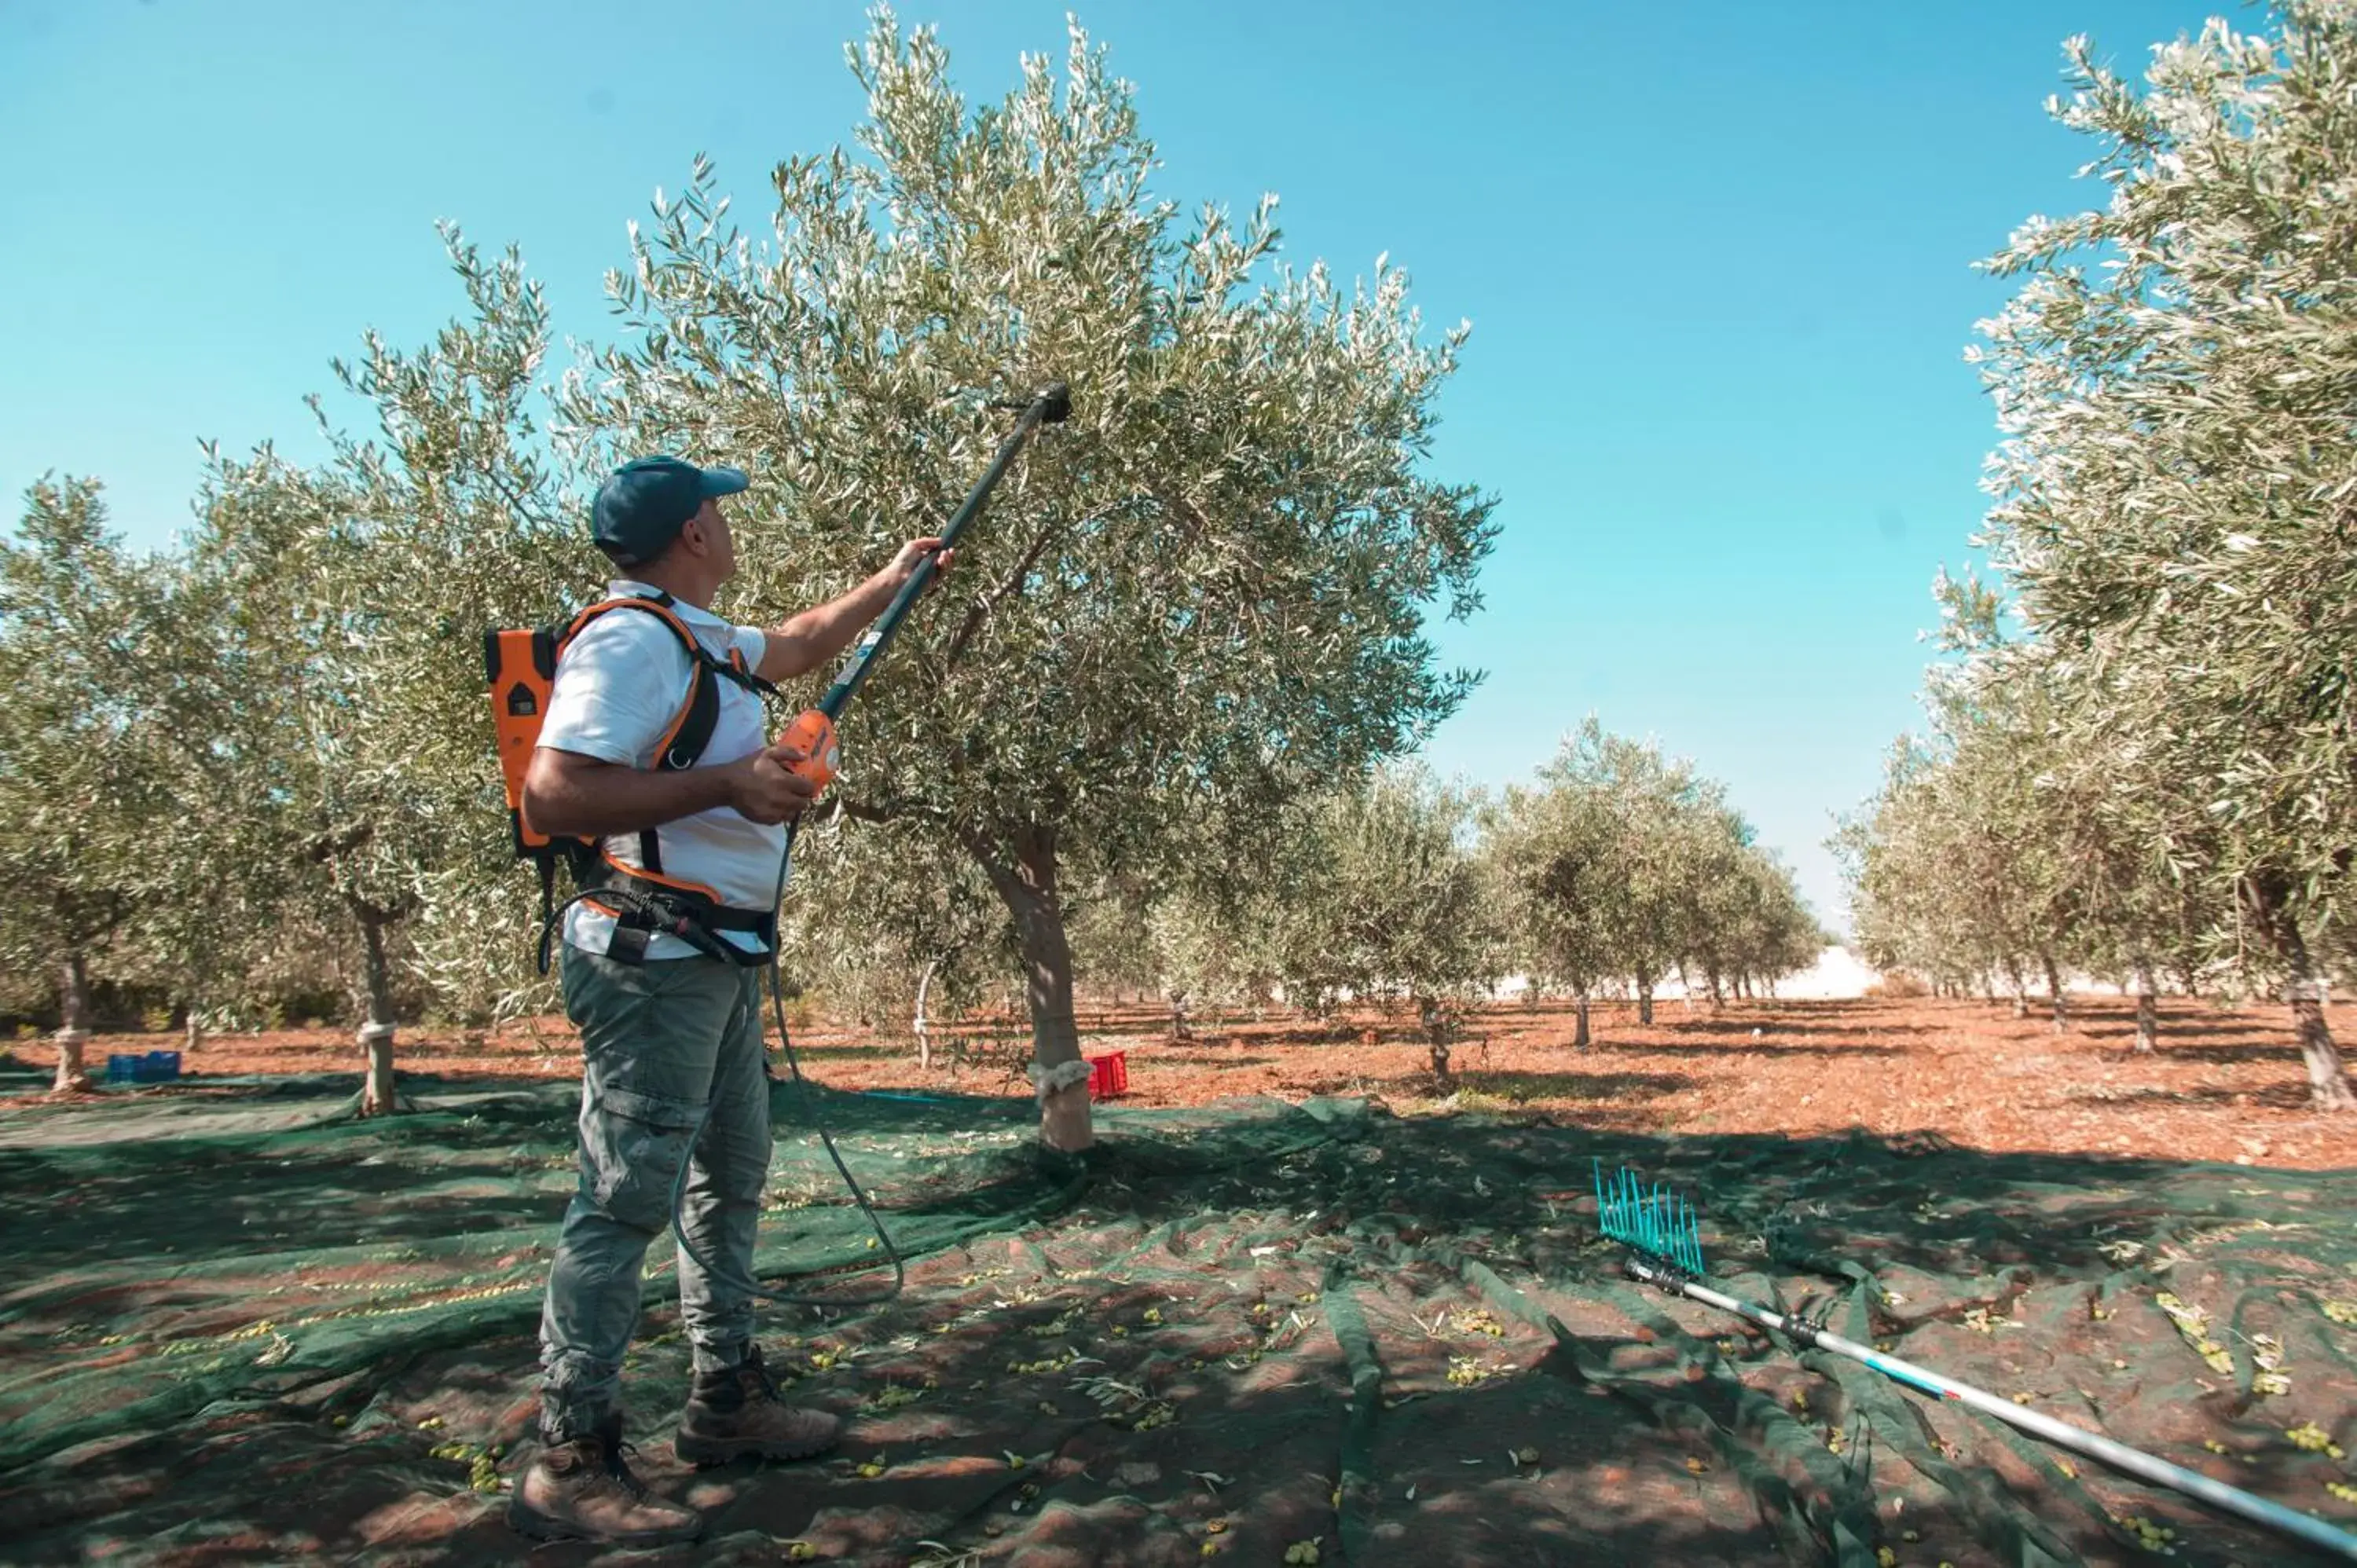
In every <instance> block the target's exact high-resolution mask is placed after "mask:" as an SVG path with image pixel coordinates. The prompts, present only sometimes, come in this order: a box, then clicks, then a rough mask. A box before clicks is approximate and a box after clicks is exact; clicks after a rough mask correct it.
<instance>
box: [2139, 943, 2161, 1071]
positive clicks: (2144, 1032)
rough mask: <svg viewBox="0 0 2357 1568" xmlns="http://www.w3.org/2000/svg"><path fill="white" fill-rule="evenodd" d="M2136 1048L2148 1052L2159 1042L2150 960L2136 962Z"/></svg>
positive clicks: (2158, 1025)
mask: <svg viewBox="0 0 2357 1568" xmlns="http://www.w3.org/2000/svg"><path fill="white" fill-rule="evenodd" d="M2159 1040H2160V999H2159V995H2158V986H2156V985H2155V984H2154V983H2153V978H2152V961H2151V960H2149V959H2146V958H2138V959H2137V960H2136V1049H2137V1050H2139V1051H2149V1050H2151V1049H2152V1048H2153V1047H2155V1046H2156V1045H2158V1043H2159Z"/></svg>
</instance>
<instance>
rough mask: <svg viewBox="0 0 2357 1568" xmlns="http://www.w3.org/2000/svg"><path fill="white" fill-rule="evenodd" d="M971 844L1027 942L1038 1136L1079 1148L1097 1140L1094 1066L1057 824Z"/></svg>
mask: <svg viewBox="0 0 2357 1568" xmlns="http://www.w3.org/2000/svg"><path fill="white" fill-rule="evenodd" d="M966 844H967V847H968V848H969V849H970V850H971V851H972V852H973V854H974V858H975V860H976V861H978V862H979V863H980V864H981V866H982V869H983V872H984V874H985V875H987V876H988V877H989V878H990V885H991V886H993V887H994V888H996V890H997V892H998V897H1000V898H1001V899H1002V900H1003V901H1004V902H1005V903H1006V908H1007V912H1008V913H1009V914H1011V915H1013V916H1014V917H1015V929H1016V934H1017V937H1018V938H1019V939H1020V940H1021V942H1022V946H1023V974H1024V991H1025V997H1026V1000H1027V1001H1028V1003H1029V1004H1030V1010H1031V1081H1032V1084H1033V1086H1034V1087H1035V1088H1036V1090H1038V1092H1039V1141H1040V1142H1041V1143H1042V1144H1046V1145H1047V1146H1048V1147H1049V1148H1050V1149H1054V1150H1057V1151H1059V1152H1060V1153H1063V1154H1079V1153H1081V1152H1082V1150H1084V1149H1087V1148H1088V1147H1090V1146H1091V1145H1092V1144H1093V1143H1094V1142H1095V1141H1096V1139H1095V1133H1094V1131H1093V1129H1092V1126H1091V1124H1090V1121H1089V1071H1088V1066H1087V1064H1086V1063H1084V1062H1082V1060H1081V1032H1080V1025H1079V1022H1078V1021H1077V1020H1076V1019H1075V1018H1074V1017H1073V1015H1072V944H1071V940H1070V938H1069V937H1067V935H1066V934H1065V931H1064V907H1063V904H1062V902H1061V901H1060V899H1059V897H1057V892H1056V830H1055V829H1053V828H1051V827H1042V826H1039V825H1038V824H1035V823H1025V824H1022V825H1021V826H1018V827H1015V828H1011V829H1003V830H1001V831H1000V832H999V833H998V834H997V835H996V843H994V842H993V840H992V839H991V838H989V837H985V835H983V834H982V833H979V832H974V831H973V830H968V831H967V833H966ZM1002 846H1003V847H1002Z"/></svg>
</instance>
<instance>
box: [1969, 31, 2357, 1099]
mask: <svg viewBox="0 0 2357 1568" xmlns="http://www.w3.org/2000/svg"><path fill="white" fill-rule="evenodd" d="M2269 20H2270V21H2271V22H2272V23H2273V24H2275V30H2274V31H2272V32H2271V33H2240V32H2237V31H2235V30H2234V29H2233V28H2232V27H2229V26H2228V25H2227V24H2226V23H2224V22H2223V21H2213V22H2212V23H2210V24H2209V25H2208V26H2207V27H2205V28H2204V29H2203V30H2202V32H2201V34H2200V36H2199V37H2198V38H2187V39H2181V40H2179V42H2177V43H2175V44H2172V45H2169V46H2166V47H2163V48H2158V49H2157V50H2156V51H2155V54H2154V58H2153V61H2152V64H2151V66H2150V68H2149V69H2148V70H2147V73H2146V80H2145V82H2144V84H2143V87H2142V90H2141V91H2139V90H2138V88H2137V87H2136V85H2134V84H2132V83H2131V82H2129V81H2126V80H2124V79H2122V78H2121V77H2119V76H2117V75H2115V74H2114V73H2112V72H2111V71H2109V70H2106V69H2104V67H2103V66H2101V65H2100V64H2098V63H2097V61H2096V59H2095V58H2094V54H2093V48H2092V46H2091V45H2090V44H2089V43H2088V42H2087V41H2086V40H2084V39H2074V40H2072V43H2071V45H2070V46H2069V50H2070V58H2071V62H2072V71H2073V74H2074V76H2075V79H2076V81H2075V89H2074V91H2072V94H2071V95H2070V96H2069V97H2068V98H2067V99H2059V100H2058V101H2057V102H2055V104H2054V105H2053V109H2054V113H2055V115H2056V117H2057V119H2058V120H2059V121H2060V122H2061V124H2064V125H2066V126H2068V127H2070V128H2071V129H2072V130H2075V131H2077V132H2080V133H2082V134H2084V135H2086V136H2087V137H2088V138H2089V139H2090V140H2091V141H2092V142H2093V144H2094V146H2095V151H2094V154H2093V158H2092V160H2091V162H2090V165H2089V167H2090V168H2091V169H2093V170H2094V171H2096V172H2097V173H2099V174H2100V175H2101V177H2103V178H2104V181H2105V183H2106V184H2108V185H2109V187H2110V188H2111V194H2110V198H2109V200H2108V201H2107V203H2106V204H2105V205H2104V206H2103V207H2102V208H2100V209H2094V210H2089V211H2085V212H2082V213H2079V214H2076V215H2074V216H2072V217H2069V218H2067V219H2062V220H2031V221H2030V222H2029V223H2028V224H2026V225H2025V226H2024V227H2023V228H2022V229H2021V230H2020V231H2018V233H2016V234H2015V235H2014V237H2013V239H2012V241H2011V242H2010V243H2009V244H2008V245H2007V247H2006V248H2005V249H2004V250H2003V251H2002V252H1999V253H1998V254H1997V255H1996V256H1995V257H1994V258H1992V259H1991V261H1990V263H1988V264H1989V266H1990V267H1991V269H1992V270H1993V271H1995V272H1996V274H1999V275H2001V276H2007V277H2016V278H2018V279H2020V280H2021V284H2020V287H2019V290H2018V293H2017V294H2016V295H2015V296H2014V298H2013V299H2012V300H2011V301H2010V302H2009V304H2008V305H2007V307H2006V308H2005V310H2004V311H2003V312H2002V313H2001V314H2000V315H1999V316H1998V317H1996V318H1995V319H1994V320H1993V321H1990V322H1988V323H1986V324H1985V327H1984V331H1985V336H1986V346H1985V348H1983V349H1980V350H1979V351H1978V353H1977V358H1978V360H1979V362H1980V364H1981V366H1982V368H1983V371H1984V374H1985V377H1986V381H1987V384H1988V385H1989V387H1990V388H1991V390H1992V391H1993V392H1995V394H1996V403H1997V408H1998V413H1999V417H2000V420H2001V423H2002V426H2003V428H2004V430H2005V432H2006V435H2007V439H2006V441H2005V443H2004V444H2003V446H2001V447H2000V449H1999V451H1998V452H1997V454H1996V457H1995V458H1994V460H1993V464H1992V473H1991V477H1990V481H1989V482H1990V486H1991V489H1992V491H1993V494H1994V496H1995V498H1996V506H1995V508H1994V510H1992V512H1991V514H1990V518H1989V523H1988V528H1987V532H1986V536H1985V542H1986V544H1987V545H1988V547H1989V549H1990V550H1991V553H1992V555H1993V558H1994V560H1995V561H1996V564H1997V566H1998V568H1999V570H2000V571H2001V572H2002V574H2003V575H2004V576H2005V578H2006V580H2007V583H2008V585H2010V588H2011V590H2012V592H2013V594H2014V596H2015V600H2016V607H2017V608H2018V612H2019V615H2020V617H2021V618H2022V620H2023V622H2024V624H2025V626H2026V628H2027V629H2028V632H2029V636H2030V637H2031V638H2033V639H2037V640H2038V641H2039V642H2040V645H2041V647H2042V648H2043V650H2044V651H2045V656H2046V657H2048V658H2050V659H2051V660H2054V661H2056V662H2057V663H2058V664H2060V665H2062V666H2066V667H2068V668H2070V669H2072V670H2101V671H2112V672H2116V673H2117V674H2118V676H2119V677H2120V678H2118V679H2115V680H2110V681H2104V682H2098V681H2093V680H2081V681H2075V682H2072V689H2073V690H2075V691H2076V692H2078V693H2081V694H2082V695H2083V697H2084V698H2085V699H2086V700H2085V701H2083V703H2080V704H2079V706H2078V707H2077V709H2076V710H2075V711H2074V712H2073V713H2072V714H2071V715H2069V718H2068V721H2067V722H2068V723H2069V724H2070V725H2072V727H2073V728H2074V729H2075V730H2076V731H2077V732H2078V736H2079V737H2080V744H2081V745H2082V746H2083V748H2084V749H2086V750H2088V751H2090V752H2095V753H2102V752H2104V751H2108V750H2116V749H2118V748H2119V747H2121V746H2124V745H2126V744H2127V743H2128V742H2129V741H2130V740H2131V739H2132V738H2133V739H2143V740H2146V741H2148V743H2149V744H2150V746H2151V747H2152V751H2153V754H2154V755H2155V757H2158V758H2164V759H2166V761H2167V763H2168V765H2169V772H2168V773H2167V774H2166V775H2159V776H2155V777H2153V778H2152V779H2151V780H2150V782H2151V784H2152V785H2153V786H2155V787H2157V788H2158V789H2160V790H2163V791H2165V792H2166V793H2167V794H2168V795H2169V796H2171V797H2173V798H2174V799H2175V800H2178V801H2180V802H2182V808H2181V809H2175V810H2167V811H2163V812H2162V813H2161V814H2164V815H2168V816H2172V817H2185V816H2190V814H2191V813H2192V812H2193V811H2201V812H2202V813H2204V814H2206V816H2207V817H2208V818H2209V819H2210V821H2211V822H2212V824H2213V825H2214V829H2215V832H2216V834H2217V850H2216V858H2215V859H2214V861H2213V862H2212V864H2211V865H2209V866H2208V867H2207V874H2208V875H2210V876H2212V877H2213V878H2215V879H2216V880H2218V881H2219V882H2221V883H2222V884H2223V885H2224V886H2228V887H2231V889H2232V891H2233V895H2234V897H2235V898H2236V900H2237V902H2238V903H2239V905H2240V907H2241V908H2242V910H2243V912H2244V919H2245V922H2246V927H2247V929H2249V930H2251V931H2252V932H2254V933H2255V935H2256V936H2257V937H2258V939H2259V940H2260V943H2261V944H2262V945H2263V946H2264V947H2265V949H2266V950H2267V952H2268V953H2269V955H2270V956H2271V958H2272V960H2273V962H2274V965H2275V967H2276V970H2277V971H2278V972H2280V973H2282V974H2283V975H2285V976H2286V977H2287V981H2288V989H2287V996H2288V999H2289V1002H2290V1006H2291V1012H2292V1016H2293V1020H2294V1023H2295V1026H2296V1028H2297V1031H2298V1038H2299V1042H2300V1047H2301V1051H2302V1054H2303V1057H2304V1058H2305V1060H2306V1064H2307V1068H2308V1073H2309V1083H2310V1088H2311V1091H2312V1095H2313V1098H2314V1101H2315V1103H2316V1104H2317V1105H2318V1106H2319V1108H2328V1109H2338V1110H2349V1109H2352V1108H2357V1093H2352V1090H2351V1088H2350V1085H2349V1081H2348V1078H2347V1076H2346V1074H2345V1072H2344V1071H2343V1069H2342V1067H2341V1059H2340V1057H2339V1053H2338V1051H2337V1050H2336V1048H2335V1047H2334V1045H2333V1042H2332V1038H2331V1036H2330V1031H2329V1030H2328V1028H2327V1026H2326V1024H2325V1015H2324V1010H2323V1005H2322V993H2321V988H2320V983H2319V976H2318V973H2317V966H2316V962H2315V958H2314V945H2315V940H2316V935H2317V933H2319V931H2321V930H2324V929H2328V928H2330V926H2331V925H2333V924H2335V923H2336V922H2337V921H2339V920H2340V919H2341V918H2343V917H2344V911H2345V910H2346V908H2347V907H2348V905H2349V886H2350V873H2351V869H2352V866H2351V861H2352V844H2357V788H2352V785H2353V784H2357V723H2352V714H2357V707H2352V703H2357V687H2352V683H2351V681H2350V675H2349V672H2350V671H2351V669H2352V663H2357V594H2352V592H2351V591H2350V583H2351V568H2352V562H2357V445H2352V442H2351V440H2350V415H2349V409H2350V388H2351V387H2352V385H2353V384H2357V330H2352V326H2357V273H2352V263H2351V258H2352V255H2357V199H2352V198H2357V118H2352V115H2351V114H2350V113H2348V94H2349V84H2350V82H2351V81H2352V77H2357V11H2352V9H2351V7H2350V6H2349V5H2346V4H2343V3H2341V0H2287V3H2284V4H2281V5H2277V6H2276V7H2274V8H2273V15H2272V16H2271V17H2270V18H2269ZM2097 263H2100V264H2097Z"/></svg>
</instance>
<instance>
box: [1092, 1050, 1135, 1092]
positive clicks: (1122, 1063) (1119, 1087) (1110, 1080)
mask: <svg viewBox="0 0 2357 1568" xmlns="http://www.w3.org/2000/svg"><path fill="white" fill-rule="evenodd" d="M1087 1060H1088V1064H1089V1098H1090V1099H1091V1100H1111V1099H1112V1098H1113V1097H1114V1095H1116V1094H1126V1093H1127V1092H1129V1058H1128V1053H1127V1052H1125V1051H1115V1052H1114V1053H1113V1054H1112V1055H1110V1056H1103V1057H1090V1058H1087Z"/></svg>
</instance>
